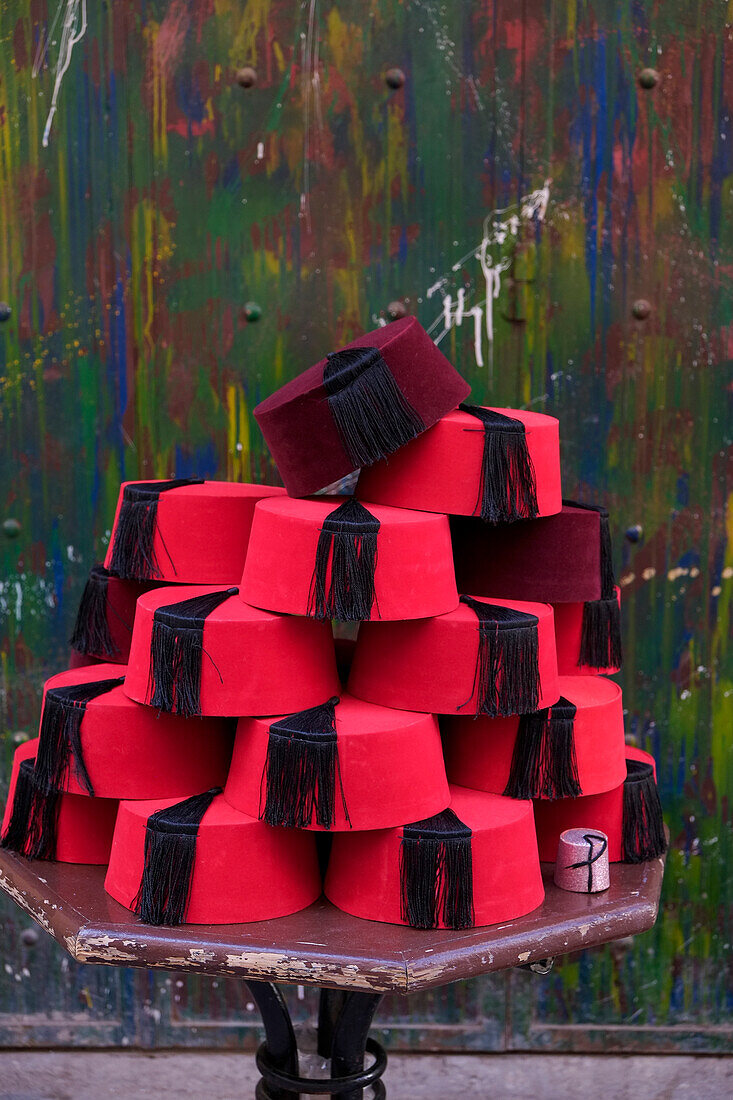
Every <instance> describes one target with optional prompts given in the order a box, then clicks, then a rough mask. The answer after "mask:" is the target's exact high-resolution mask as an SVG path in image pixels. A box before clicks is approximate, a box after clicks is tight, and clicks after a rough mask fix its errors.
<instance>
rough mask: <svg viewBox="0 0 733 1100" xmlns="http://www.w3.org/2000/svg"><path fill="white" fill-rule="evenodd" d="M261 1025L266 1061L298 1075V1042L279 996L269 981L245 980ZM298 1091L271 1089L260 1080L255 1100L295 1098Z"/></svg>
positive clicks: (286, 1007)
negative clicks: (263, 1034)
mask: <svg viewBox="0 0 733 1100" xmlns="http://www.w3.org/2000/svg"><path fill="white" fill-rule="evenodd" d="M246 984H247V988H248V989H249V991H250V993H251V994H252V997H253V999H254V1001H255V1004H256V1005H257V1007H258V1009H259V1010H260V1015H261V1017H262V1022H263V1024H264V1025H265V1035H266V1036H267V1041H266V1043H265V1044H264V1045H265V1046H266V1048H267V1055H268V1062H270V1063H271V1064H272V1065H273V1066H274V1067H275V1068H276V1069H278V1070H282V1071H283V1072H284V1073H288V1074H290V1075H291V1076H294V1077H297V1075H298V1044H297V1042H296V1040H295V1032H294V1030H293V1022H292V1020H291V1019H290V1013H289V1012H288V1006H287V1005H286V1004H285V1000H284V999H283V995H282V993H281V992H280V990H279V989H278V988H277V986H276V985H273V984H272V982H247V983H246ZM299 1096H300V1093H297V1092H290V1091H289V1090H286V1089H281V1088H274V1089H273V1088H272V1086H269V1087H268V1085H267V1082H266V1081H265V1080H264V1079H263V1080H262V1081H260V1083H259V1084H258V1086H257V1094H256V1100H298V1097H299Z"/></svg>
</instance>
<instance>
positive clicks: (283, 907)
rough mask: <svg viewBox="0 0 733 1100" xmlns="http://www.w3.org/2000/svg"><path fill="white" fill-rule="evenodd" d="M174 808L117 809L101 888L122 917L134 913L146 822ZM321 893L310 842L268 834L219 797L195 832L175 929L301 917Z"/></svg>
mask: <svg viewBox="0 0 733 1100" xmlns="http://www.w3.org/2000/svg"><path fill="white" fill-rule="evenodd" d="M174 805H175V800H171V799H156V800H152V801H146V802H122V803H120V811H119V815H118V819H117V826H116V828H115V834H114V842H113V845H112V852H111V854H110V860H109V869H108V871H107V877H106V879H105V882H104V888H105V890H106V891H107V893H108V894H110V895H111V897H113V898H114V899H115V901H118V902H119V903H120V904H121V905H124V906H125V908H126V909H131V910H133V911H135V908H136V900H137V898H138V892H139V890H140V886H141V881H142V876H143V870H144V867H145V847H146V831H147V826H148V821H149V819H150V818H151V816H152V815H153V814H154V813H155V812H156V811H158V810H161V809H163V808H167V807H171V806H174ZM320 893H321V877H320V873H319V870H318V859H317V856H316V847H315V838H314V837H313V836H311V835H310V834H308V833H305V832H299V831H296V830H290V829H288V830H286V829H271V828H270V827H269V826H268V825H265V824H263V823H262V822H261V821H257V820H256V819H254V818H251V817H248V816H247V815H246V814H242V813H239V812H238V811H237V810H235V809H233V808H232V807H231V806H230V805H229V803H228V802H227V801H226V800H225V799H224V798H223V797H222V796H221V795H218V796H217V797H215V798H214V799H213V801H212V802H211V804H210V806H209V808H208V810H207V811H206V813H205V814H204V816H203V819H202V820H201V822H200V824H199V825H198V831H197V835H196V837H195V854H194V858H193V869H192V876H191V883H190V896H189V897H188V899H187V904H186V906H185V912H184V919H183V922H182V923H186V924H240V923H244V922H246V921H256V920H271V919H274V918H275V917H283V916H286V915H287V914H288V913H295V912H297V911H298V910H299V909H304V908H305V907H306V906H307V905H310V904H311V903H312V902H314V901H315V900H316V899H317V898H318V896H319V895H320ZM160 923H169V922H160ZM175 923H178V922H175Z"/></svg>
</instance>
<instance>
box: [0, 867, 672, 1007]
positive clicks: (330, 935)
mask: <svg viewBox="0 0 733 1100" xmlns="http://www.w3.org/2000/svg"><path fill="white" fill-rule="evenodd" d="M543 870H544V873H545V889H546V895H545V900H544V902H543V904H542V905H541V906H540V907H539V908H538V909H535V911H534V912H533V913H530V914H528V915H527V916H526V917H520V918H519V919H517V920H512V921H507V922H506V923H504V924H494V925H490V926H488V927H485V928H473V929H469V930H467V931H463V932H447V931H441V930H436V931H429V932H423V931H417V930H414V929H411V928H404V927H401V926H396V925H390V924H378V923H375V922H372V921H366V920H361V919H359V918H357V917H350V916H347V915H346V914H345V913H341V912H340V911H339V910H338V909H335V908H334V907H333V906H332V905H331V904H330V903H329V902H328V901H326V900H325V899H321V900H320V901H318V902H316V904H315V905H311V906H310V907H309V908H308V909H304V910H302V911H301V912H300V913H295V914H293V916H290V917H280V918H278V919H277V920H271V921H258V922H256V923H253V924H236V925H190V924H189V925H182V926H181V927H179V928H155V927H152V926H150V925H146V924H141V923H140V921H139V920H137V919H136V918H135V917H134V916H133V915H132V914H131V913H129V912H128V911H127V910H126V909H124V908H123V907H122V906H121V905H118V904H117V902H115V901H113V900H112V898H110V897H109V896H108V895H107V894H106V893H105V892H104V888H103V882H104V873H105V868H104V867H87V866H81V865H76V864H63V863H44V862H34V863H29V862H28V860H26V859H23V858H22V857H20V856H17V855H15V854H14V853H12V852H6V851H2V850H0V889H2V890H4V891H5V893H6V894H8V895H9V896H10V897H11V898H12V899H13V900H14V901H15V902H17V904H18V905H19V906H20V907H21V908H22V909H24V910H25V911H26V912H27V913H29V914H30V915H31V916H32V917H33V919H34V920H35V921H37V922H38V924H40V926H41V927H42V928H43V929H44V930H45V931H46V932H48V933H49V935H51V936H53V937H54V939H55V940H57V941H58V943H60V944H61V946H62V947H64V948H65V949H66V950H67V951H68V952H69V954H70V955H71V956H72V958H74V959H76V960H77V961H78V962H84V963H108V964H113V965H114V964H116V965H119V966H139V967H160V968H161V969H163V970H192V971H199V972H201V973H205V974H221V975H228V976H231V977H239V978H243V979H247V978H249V979H251V980H259V981H270V982H285V983H287V982H293V983H298V984H305V985H317V986H323V987H326V988H338V989H354V990H365V991H368V992H373V993H380V992H397V993H415V992H417V991H418V990H422V989H429V988H430V987H432V986H440V985H446V984H447V983H449V982H454V981H458V980H459V979H461V978H470V977H473V976H475V975H477V974H484V973H487V972H488V971H492V970H504V969H506V968H508V967H512V966H521V965H523V964H525V963H532V962H535V961H538V960H540V959H545V958H549V957H554V956H556V955H563V954H567V953H568V952H570V951H578V950H581V949H582V948H585V947H593V946H595V945H597V944H601V943H606V942H607V941H608V940H614V939H618V938H620V937H622V936H630V935H635V934H636V933H638V932H645V931H646V930H647V929H649V928H651V927H652V925H653V924H654V921H655V920H656V917H657V911H658V908H659V895H660V891H661V886H662V876H663V874H664V859H656V860H653V861H652V862H651V863H644V864H639V865H637V866H633V865H625V864H620V863H614V864H611V886H610V889H609V890H607V891H605V892H604V893H602V894H591V895H589V894H572V893H568V892H566V891H563V890H559V889H558V888H557V887H556V886H555V885H554V883H553V881H552V866H551V865H546V866H545V867H544V868H543Z"/></svg>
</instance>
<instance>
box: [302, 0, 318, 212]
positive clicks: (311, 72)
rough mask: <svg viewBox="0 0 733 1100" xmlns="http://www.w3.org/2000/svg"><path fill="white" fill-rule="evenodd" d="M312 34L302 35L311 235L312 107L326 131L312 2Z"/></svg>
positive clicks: (305, 190)
mask: <svg viewBox="0 0 733 1100" xmlns="http://www.w3.org/2000/svg"><path fill="white" fill-rule="evenodd" d="M308 4H309V7H308V30H307V32H306V33H305V34H302V35H301V71H302V89H303V180H302V187H301V192H300V213H301V215H302V217H304V218H305V224H306V229H307V230H308V232H310V227H311V226H310V162H311V129H312V127H311V107H312V109H313V112H314V114H315V123H316V127H317V131H318V133H319V134H320V131H321V130H322V129H323V110H322V107H321V74H320V72H319V64H320V61H319V37H318V32H317V16H316V13H317V8H318V0H308Z"/></svg>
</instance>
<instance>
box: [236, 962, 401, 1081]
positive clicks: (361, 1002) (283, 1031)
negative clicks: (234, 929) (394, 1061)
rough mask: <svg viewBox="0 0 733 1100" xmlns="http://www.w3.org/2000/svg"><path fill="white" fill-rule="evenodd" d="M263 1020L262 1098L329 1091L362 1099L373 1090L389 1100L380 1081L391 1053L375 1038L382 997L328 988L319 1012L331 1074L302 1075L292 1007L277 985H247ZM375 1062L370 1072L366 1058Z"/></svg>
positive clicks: (259, 1060)
mask: <svg viewBox="0 0 733 1100" xmlns="http://www.w3.org/2000/svg"><path fill="white" fill-rule="evenodd" d="M247 987H248V989H249V990H250V992H251V994H252V997H253V999H254V1001H255V1003H256V1004H257V1007H258V1008H259V1010H260V1014H261V1016H262V1022H263V1024H264V1026H265V1034H266V1036H267V1038H266V1040H265V1042H264V1043H263V1044H262V1045H261V1047H260V1048H259V1050H258V1051H257V1068H258V1069H259V1071H260V1073H261V1074H262V1079H261V1080H260V1081H259V1083H258V1085H257V1091H256V1093H255V1097H256V1100H298V1098H299V1097H301V1096H313V1095H318V1094H321V1093H327V1094H328V1095H330V1096H333V1097H335V1100H362V1097H363V1095H364V1089H365V1088H367V1087H368V1086H370V1085H371V1086H372V1087H373V1090H374V1098H375V1100H384V1098H385V1097H386V1095H387V1094H386V1091H385V1088H384V1084H383V1083H382V1081H381V1080H380V1078H381V1076H382V1074H383V1073H384V1071H385V1069H386V1067H387V1054H386V1052H385V1050H384V1048H383V1047H382V1046H381V1044H380V1043H378V1042H377V1041H376V1039H371V1038H369V1028H370V1027H371V1023H372V1018H373V1016H374V1013H375V1012H376V1010H377V1006H378V1005H379V1002H380V1001H381V1000H382V996H383V994H381V993H362V992H358V991H352V990H342V989H322V990H321V998H320V1007H319V1012H318V1053H319V1054H320V1055H321V1057H323V1058H330V1060H331V1076H330V1077H327V1078H313V1077H301V1076H300V1075H299V1066H298V1044H297V1041H296V1038H295V1031H294V1029H293V1023H292V1020H291V1019H290V1013H289V1012H288V1008H287V1005H286V1004H285V1000H284V999H283V995H282V993H281V992H280V990H279V989H278V988H277V986H276V985H274V984H273V983H272V982H251V981H248V982H247ZM365 1054H371V1055H373V1056H374V1061H373V1063H372V1065H371V1066H370V1067H369V1068H368V1069H364V1055H365Z"/></svg>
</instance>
